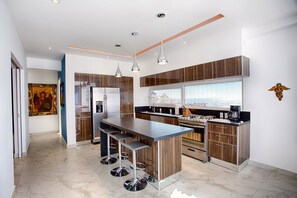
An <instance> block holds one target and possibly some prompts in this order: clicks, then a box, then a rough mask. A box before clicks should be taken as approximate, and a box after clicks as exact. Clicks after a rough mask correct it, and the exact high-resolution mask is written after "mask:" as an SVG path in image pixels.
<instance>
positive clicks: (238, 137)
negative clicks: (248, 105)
mask: <svg viewBox="0 0 297 198" xmlns="http://www.w3.org/2000/svg"><path fill="white" fill-rule="evenodd" d="M208 154H209V157H210V158H211V159H212V158H215V159H216V160H220V161H222V162H227V163H230V164H232V165H235V166H230V167H236V166H240V165H242V164H243V163H244V162H245V161H247V160H248V159H249V157H250V124H249V123H244V124H240V125H231V124H220V123H208ZM211 161H212V160H211ZM220 165H223V166H224V165H228V164H226V163H222V164H220ZM230 167H228V168H230Z"/></svg>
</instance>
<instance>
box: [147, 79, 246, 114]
mask: <svg viewBox="0 0 297 198" xmlns="http://www.w3.org/2000/svg"><path fill="white" fill-rule="evenodd" d="M238 81H240V82H241V91H242V98H241V109H244V79H243V77H237V78H224V79H210V80H202V81H192V82H186V83H184V82H183V83H176V84H170V85H160V86H153V87H150V88H149V96H150V93H151V91H154V90H162V89H181V104H177V105H180V106H185V100H186V98H185V87H186V86H194V85H203V84H217V83H228V82H238ZM149 105H151V104H150V101H149ZM155 106H162V107H172V106H173V105H171V104H155ZM185 107H186V108H191V109H205V110H225V111H228V110H229V107H228V108H223V107H195V106H185Z"/></svg>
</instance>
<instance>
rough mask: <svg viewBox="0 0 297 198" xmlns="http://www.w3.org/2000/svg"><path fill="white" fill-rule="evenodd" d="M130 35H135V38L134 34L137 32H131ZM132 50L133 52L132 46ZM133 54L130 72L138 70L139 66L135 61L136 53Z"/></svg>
mask: <svg viewBox="0 0 297 198" xmlns="http://www.w3.org/2000/svg"><path fill="white" fill-rule="evenodd" d="M131 35H132V36H135V38H136V36H137V35H138V32H132V33H131ZM134 45H135V43H134ZM134 52H135V47H134ZM133 56H134V60H133V65H132V72H139V71H140V67H139V65H138V63H137V61H136V53H134V55H133Z"/></svg>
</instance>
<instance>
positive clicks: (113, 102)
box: [90, 87, 121, 144]
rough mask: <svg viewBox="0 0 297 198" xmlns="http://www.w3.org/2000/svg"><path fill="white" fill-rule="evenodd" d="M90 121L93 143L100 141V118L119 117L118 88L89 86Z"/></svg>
mask: <svg viewBox="0 0 297 198" xmlns="http://www.w3.org/2000/svg"><path fill="white" fill-rule="evenodd" d="M90 96H91V105H92V106H91V107H92V108H91V117H92V118H91V121H92V124H91V126H92V139H91V142H92V143H93V144H95V143H99V142H100V131H99V129H98V127H99V125H100V120H102V119H105V118H111V117H120V113H121V110H120V89H119V88H107V87H91V88H90Z"/></svg>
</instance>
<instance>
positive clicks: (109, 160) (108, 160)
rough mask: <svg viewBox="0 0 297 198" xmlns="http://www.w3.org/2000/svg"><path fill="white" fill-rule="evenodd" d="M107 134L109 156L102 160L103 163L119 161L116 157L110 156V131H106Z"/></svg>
mask: <svg viewBox="0 0 297 198" xmlns="http://www.w3.org/2000/svg"><path fill="white" fill-rule="evenodd" d="M106 135H107V157H106V158H104V159H102V160H101V161H100V162H101V164H114V163H116V161H117V158H116V157H112V156H110V135H109V133H106Z"/></svg>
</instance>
